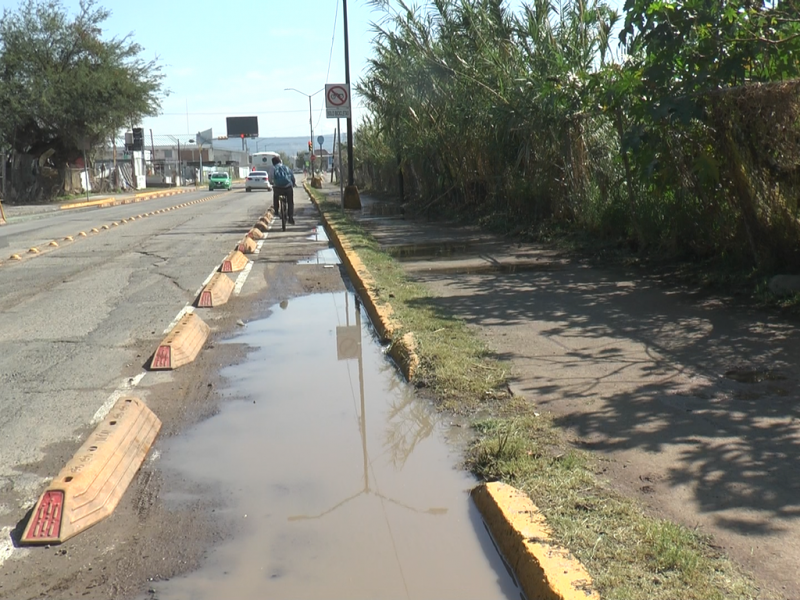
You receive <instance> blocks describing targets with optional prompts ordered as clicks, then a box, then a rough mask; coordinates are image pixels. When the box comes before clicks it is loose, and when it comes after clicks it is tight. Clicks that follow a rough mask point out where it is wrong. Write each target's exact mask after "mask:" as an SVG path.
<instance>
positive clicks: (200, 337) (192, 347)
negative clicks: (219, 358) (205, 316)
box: [150, 313, 211, 370]
mask: <svg viewBox="0 0 800 600" xmlns="http://www.w3.org/2000/svg"><path fill="white" fill-rule="evenodd" d="M210 332H211V329H210V328H209V326H208V325H206V324H205V323H204V322H203V320H202V319H201V318H200V317H198V316H197V315H196V314H194V313H189V314H187V315H184V316H183V317H182V318H181V320H180V321H178V324H177V325H175V327H174V328H173V329H172V331H170V332H169V334H168V335H167V337H165V338H164V341H163V342H161V344H160V345H159V346H158V349H157V350H156V352H155V354H154V355H153V360H152V361H150V368H151V369H153V370H170V369H177V368H178V367H182V366H183V365H185V364H188V363H190V362H192V361H193V360H194V359H195V358H197V355H198V354H200V349H201V348H202V347H203V344H205V343H206V340H207V339H208V334H209V333H210Z"/></svg>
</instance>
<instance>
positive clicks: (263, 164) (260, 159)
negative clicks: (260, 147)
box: [250, 152, 280, 181]
mask: <svg viewBox="0 0 800 600" xmlns="http://www.w3.org/2000/svg"><path fill="white" fill-rule="evenodd" d="M274 156H277V157H278V158H280V154H278V153H277V152H254V153H253V154H251V155H250V170H251V171H266V172H267V174H268V175H269V179H270V181H272V180H274V179H275V178H274V177H273V176H272V173H273V171H274V169H275V167H273V166H272V157H274Z"/></svg>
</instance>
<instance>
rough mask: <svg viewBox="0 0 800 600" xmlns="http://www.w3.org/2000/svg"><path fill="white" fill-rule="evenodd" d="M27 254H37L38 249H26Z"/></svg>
mask: <svg viewBox="0 0 800 600" xmlns="http://www.w3.org/2000/svg"><path fill="white" fill-rule="evenodd" d="M28 253H29V254H39V249H38V248H28Z"/></svg>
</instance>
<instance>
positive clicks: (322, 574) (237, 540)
mask: <svg viewBox="0 0 800 600" xmlns="http://www.w3.org/2000/svg"><path fill="white" fill-rule="evenodd" d="M273 311H274V312H273V313H272V314H271V315H270V316H269V317H268V318H266V319H263V320H259V321H254V322H251V323H248V324H247V327H246V328H245V329H244V330H243V331H242V332H241V333H240V334H239V335H237V336H236V337H235V338H234V339H232V340H231V342H233V343H243V344H247V345H249V346H251V347H252V351H251V352H250V354H249V355H248V358H247V360H246V361H245V362H244V363H243V364H240V365H236V366H233V367H228V368H225V369H224V370H223V372H222V374H223V376H224V377H225V378H226V380H227V381H228V384H227V386H226V388H225V389H224V390H221V394H222V395H223V396H225V397H228V398H230V399H229V400H227V401H225V402H224V403H223V405H222V406H221V408H220V412H219V414H217V415H215V416H214V417H212V418H211V419H209V420H207V421H205V422H203V423H201V424H199V425H198V426H196V427H194V428H193V429H192V430H190V431H189V432H188V433H187V434H185V435H183V436H181V437H179V438H175V439H173V440H169V441H166V442H165V443H164V444H163V448H162V459H161V460H162V468H163V469H164V471H165V474H166V475H168V476H170V477H171V479H173V480H176V481H181V480H183V481H190V482H192V485H193V486H194V485H197V484H198V483H199V484H200V485H205V486H207V487H208V489H213V490H222V493H223V498H224V501H225V503H226V508H225V509H224V511H222V512H223V513H224V515H225V517H226V518H230V519H231V522H233V523H234V526H233V529H234V531H232V537H231V539H230V540H228V541H226V542H224V543H222V544H220V545H219V546H217V547H215V548H213V549H211V550H210V551H209V554H208V558H207V559H206V562H205V565H204V567H203V568H202V569H201V570H199V571H196V572H194V573H191V574H189V575H187V576H185V577H181V578H176V579H172V580H170V581H165V582H156V583H153V584H152V587H153V588H154V592H155V595H156V597H158V598H159V599H161V600H167V599H173V600H174V599H188V598H191V599H195V600H199V599H205V598H208V599H212V598H213V599H217V598H236V599H238V600H243V599H249V598H253V599H256V598H258V599H262V598H293V599H298V598H348V599H357V598H369V599H389V598H406V599H411V598H425V599H428V598H436V599H445V598H454V599H466V598H481V599H484V600H490V599H494V598H519V597H520V593H519V591H518V589H517V588H516V586H515V585H514V582H513V580H512V579H511V577H510V576H509V575H508V573H507V572H506V570H505V567H504V565H503V563H502V561H501V559H500V557H499V556H498V555H497V553H496V552H495V550H494V548H493V545H492V542H491V540H490V538H489V536H488V534H487V533H486V531H485V529H484V526H483V523H482V521H481V519H480V516H479V514H478V513H477V510H476V509H475V508H474V506H473V504H472V502H471V501H470V499H469V497H468V491H469V489H470V488H471V487H472V486H473V485H474V483H475V482H474V481H473V479H472V478H471V477H470V476H469V475H468V474H467V473H465V472H463V471H461V470H460V469H458V467H457V464H458V460H459V456H458V455H457V452H456V451H455V450H454V449H453V448H451V447H450V446H448V444H447V443H446V442H445V441H444V431H445V429H444V425H443V424H441V423H440V422H439V421H438V420H437V419H436V415H435V413H434V412H433V411H432V410H431V408H430V407H429V406H428V405H427V404H425V403H423V402H420V401H419V400H417V399H416V398H415V397H414V395H413V391H412V390H411V388H410V387H409V386H407V385H406V384H405V383H404V382H403V381H401V380H400V379H399V378H398V376H397V375H396V371H395V369H394V367H393V366H392V365H391V364H390V363H389V362H388V361H387V360H386V358H385V357H384V355H383V353H382V351H381V348H380V346H379V345H378V344H377V342H376V341H375V340H374V338H373V337H372V335H371V333H370V331H369V329H368V328H367V327H366V325H365V324H364V323H362V322H361V314H360V312H359V311H358V309H357V307H356V305H355V299H354V296H353V295H352V294H350V293H349V292H348V293H344V292H338V293H332V294H320V295H314V296H306V297H302V298H298V299H291V300H289V301H288V303H282V304H281V306H280V307H278V306H276V307H274V308H273ZM173 476H174V477H173ZM178 501H180V502H186V500H184V499H182V500H175V502H178ZM167 502H169V500H167Z"/></svg>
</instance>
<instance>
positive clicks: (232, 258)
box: [219, 250, 248, 273]
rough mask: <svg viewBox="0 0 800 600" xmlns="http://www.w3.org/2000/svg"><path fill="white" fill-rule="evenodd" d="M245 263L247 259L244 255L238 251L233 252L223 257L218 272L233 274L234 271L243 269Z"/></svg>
mask: <svg viewBox="0 0 800 600" xmlns="http://www.w3.org/2000/svg"><path fill="white" fill-rule="evenodd" d="M247 262H248V261H247V257H246V256H245V255H244V254H242V253H241V252H239V251H238V250H234V251H233V252H231V253H230V254H228V256H226V257H225V259H224V260H223V261H222V265H220V268H219V270H220V271H221V272H223V273H235V272H236V271H241V270H242V269H244V268H245V266H246V265H247Z"/></svg>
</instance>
